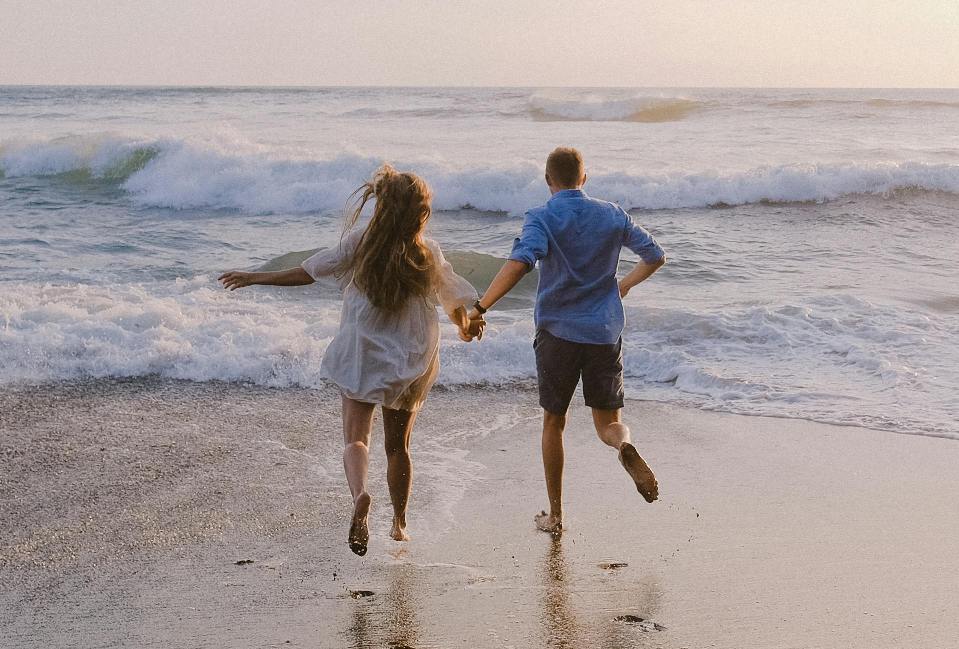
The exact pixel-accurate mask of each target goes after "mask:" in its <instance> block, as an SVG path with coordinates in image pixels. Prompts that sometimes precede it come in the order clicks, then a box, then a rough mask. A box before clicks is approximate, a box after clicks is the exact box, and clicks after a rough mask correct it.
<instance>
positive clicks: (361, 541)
mask: <svg viewBox="0 0 959 649" xmlns="http://www.w3.org/2000/svg"><path fill="white" fill-rule="evenodd" d="M372 502H373V499H372V498H370V494H368V493H366V492H365V491H364V492H363V493H361V494H360V495H359V496H357V497H356V500H354V501H353V522H352V523H350V537H349V543H350V549H351V550H353V553H354V554H357V555H359V556H361V557H362V556H363V555H364V554H366V544H367V543H369V541H370V529H369V526H368V525H367V517H368V516H369V514H370V504H371V503H372Z"/></svg>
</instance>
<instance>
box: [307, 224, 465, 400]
mask: <svg viewBox="0 0 959 649" xmlns="http://www.w3.org/2000/svg"><path fill="white" fill-rule="evenodd" d="M362 235H363V231H362V230H354V231H352V232H350V233H348V234H347V235H346V236H345V237H344V238H343V241H342V242H341V243H340V244H339V245H338V246H334V247H333V248H330V249H328V250H321V251H320V252H318V253H316V254H315V255H313V256H312V257H310V258H309V259H307V260H306V261H304V262H303V264H302V267H303V270H305V271H306V272H307V273H309V274H310V276H311V277H312V278H313V279H318V278H320V277H324V276H329V275H332V274H333V273H334V272H335V271H336V269H337V268H338V267H342V266H341V264H342V263H343V262H344V261H347V260H348V259H349V258H350V257H352V255H353V254H354V253H355V251H356V246H357V244H358V243H359V240H360V237H361V236H362ZM425 243H426V245H427V247H428V248H429V250H430V252H431V253H432V255H433V269H432V278H431V281H432V293H431V295H430V296H429V297H427V298H423V297H414V298H410V299H409V300H408V301H407V303H406V305H405V306H404V307H403V308H402V309H401V310H400V311H398V312H396V313H395V314H393V315H394V316H395V317H383V314H382V313H381V312H380V311H378V310H377V309H376V307H374V306H373V305H372V304H370V302H369V301H368V300H367V298H366V295H365V294H364V293H363V291H361V290H360V289H358V288H357V287H356V285H355V284H354V283H353V278H352V273H350V274H348V275H347V276H345V277H343V278H341V285H342V286H344V288H343V311H342V314H341V316H340V329H339V331H338V332H337V334H336V336H334V337H333V340H332V342H330V346H329V347H327V349H326V354H324V356H323V363H322V365H321V367H320V372H321V376H322V377H323V378H326V379H329V380H330V381H332V382H333V383H335V384H336V385H338V386H339V388H340V390H341V391H342V392H343V394H344V395H346V396H347V397H349V398H350V399H355V400H356V401H363V402H365V403H374V404H378V405H382V406H385V407H387V408H392V409H396V410H418V409H419V408H420V406H422V405H423V403H424V402H425V401H426V395H427V393H428V392H429V391H430V388H431V387H432V386H433V382H434V381H436V375H437V373H438V372H439V338H440V332H439V321H438V318H437V314H436V305H437V303H439V304H442V305H443V308H444V309H445V310H446V312H447V313H452V312H453V311H454V310H455V309H456V308H457V307H459V306H468V305H470V304H472V303H473V301H474V300H476V297H477V296H476V289H475V288H473V285H472V284H470V283H469V282H468V281H467V280H465V279H463V278H462V277H460V276H459V275H457V274H456V273H455V272H453V267H452V266H451V265H450V263H449V262H448V261H446V258H445V257H444V256H443V251H442V250H440V247H439V245H437V243H436V242H435V241H433V240H432V239H426V240H425Z"/></svg>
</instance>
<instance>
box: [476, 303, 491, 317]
mask: <svg viewBox="0 0 959 649" xmlns="http://www.w3.org/2000/svg"><path fill="white" fill-rule="evenodd" d="M473 308H474V309H476V311H477V313H479V314H480V315H483V314H484V313H486V312H487V311H489V309H484V308H483V305H482V304H480V303H479V300H476V301H475V302H473Z"/></svg>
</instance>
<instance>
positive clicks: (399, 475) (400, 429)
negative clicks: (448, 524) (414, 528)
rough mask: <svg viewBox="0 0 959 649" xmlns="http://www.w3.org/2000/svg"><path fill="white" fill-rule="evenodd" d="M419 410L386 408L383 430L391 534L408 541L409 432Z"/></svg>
mask: <svg viewBox="0 0 959 649" xmlns="http://www.w3.org/2000/svg"><path fill="white" fill-rule="evenodd" d="M415 421H416V413H415V412H410V411H409V410H391V409H389V408H383V430H384V431H385V433H386V434H385V442H386V461H387V467H386V482H387V483H388V484H389V486H390V500H392V501H393V529H391V530H390V537H392V539H393V540H394V541H409V540H410V536H409V534H407V533H406V505H407V503H408V502H409V499H410V490H411V489H412V487H413V461H412V459H411V458H410V433H412V432H413V423H414V422H415Z"/></svg>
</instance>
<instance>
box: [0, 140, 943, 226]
mask: <svg viewBox="0 0 959 649" xmlns="http://www.w3.org/2000/svg"><path fill="white" fill-rule="evenodd" d="M393 162H394V163H395V164H396V165H397V166H399V167H402V168H409V169H413V170H414V171H416V172H417V173H419V174H421V175H422V176H423V177H424V178H426V180H427V182H429V184H430V186H431V187H432V188H433V190H434V196H435V199H434V207H435V208H436V209H437V210H440V211H442V210H458V209H463V208H472V209H476V210H480V211H490V212H507V213H510V214H522V213H523V212H524V211H525V210H526V209H528V208H529V207H531V206H534V205H539V204H542V203H543V202H544V201H545V200H546V199H547V198H549V195H548V192H547V190H546V188H545V186H544V185H543V182H542V169H541V168H540V167H539V165H536V164H533V163H529V162H527V163H520V164H514V165H509V166H498V167H478V168H463V167H461V166H454V165H451V164H447V163H444V162H438V161H436V160H429V161H415V160H413V161H403V160H396V161H393ZM381 163H382V160H380V159H378V158H374V157H371V156H362V155H357V154H350V153H341V154H339V155H335V156H333V157H331V158H327V159H321V160H317V159H311V158H309V157H305V156H303V157H297V156H295V155H291V154H290V153H289V152H287V151H282V150H274V149H268V148H265V147H254V146H249V145H243V146H241V145H236V144H231V143H221V144H210V143H199V142H191V141H185V140H174V139H169V140H158V141H153V142H144V141H140V140H122V139H117V138H108V139H105V140H100V141H90V140H69V141H64V140H54V141H49V142H45V143H43V142H40V143H29V144H20V145H7V146H4V147H3V148H0V173H2V174H3V175H5V176H6V177H17V176H51V175H57V176H66V177H68V178H77V179H79V180H87V179H89V178H95V179H100V180H103V181H107V182H116V183H120V185H121V186H122V188H123V189H125V190H126V191H127V192H128V194H129V196H130V198H131V200H132V201H133V202H134V203H136V204H138V205H141V206H144V207H158V208H170V209H209V210H237V211H240V212H246V213H256V214H269V213H304V212H325V211H335V210H340V209H342V208H343V206H344V204H345V201H346V198H347V197H348V196H349V195H350V193H351V192H352V191H353V190H354V189H355V188H356V187H358V186H359V185H360V184H361V183H363V182H364V181H365V180H366V179H368V178H369V177H370V175H371V174H372V173H373V171H374V170H375V169H376V168H377V167H378V166H379V165H380V164H381ZM588 189H589V191H590V193H592V194H595V195H596V196H600V197H602V198H604V199H607V200H611V201H614V202H616V203H618V204H620V205H622V206H623V207H624V208H626V209H648V210H656V209H677V208H698V207H713V206H734V205H744V204H749V203H762V202H767V203H791V202H824V201H830V200H834V199H837V198H840V197H842V196H847V195H854V194H876V195H886V194H890V193H894V192H896V191H899V190H919V191H937V192H947V193H956V194H959V165H957V164H945V163H941V164H930V163H923V162H908V161H907V162H869V163H829V164H786V165H775V166H765V167H759V168H756V169H752V170H748V171H726V172H723V171H712V170H710V171H700V172H690V173H682V172H672V173H661V174H642V173H633V172H626V171H616V170H610V171H597V172H593V173H591V174H590V183H589V187H588Z"/></svg>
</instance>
